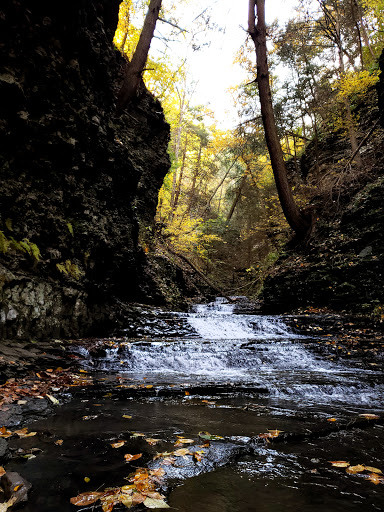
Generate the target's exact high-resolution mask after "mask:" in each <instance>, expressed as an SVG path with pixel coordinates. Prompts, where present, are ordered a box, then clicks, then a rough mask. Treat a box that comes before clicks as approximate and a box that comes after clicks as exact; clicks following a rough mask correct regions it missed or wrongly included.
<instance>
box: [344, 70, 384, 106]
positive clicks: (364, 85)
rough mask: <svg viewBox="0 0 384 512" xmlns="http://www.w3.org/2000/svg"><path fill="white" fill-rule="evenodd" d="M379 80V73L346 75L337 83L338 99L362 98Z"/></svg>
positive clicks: (352, 73) (364, 72)
mask: <svg viewBox="0 0 384 512" xmlns="http://www.w3.org/2000/svg"><path fill="white" fill-rule="evenodd" d="M378 80H379V72H378V71H375V72H373V73H370V72H369V71H367V70H364V71H350V72H348V73H345V74H344V75H343V76H342V77H341V78H340V79H339V80H337V82H336V83H335V88H336V89H337V95H338V98H339V99H340V100H342V99H344V98H348V97H351V96H353V95H357V96H361V95H362V94H365V93H366V92H367V90H368V89H369V88H370V87H372V86H373V85H375V83H376V82H377V81H378Z"/></svg>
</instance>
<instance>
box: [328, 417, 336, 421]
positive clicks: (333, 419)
mask: <svg viewBox="0 0 384 512" xmlns="http://www.w3.org/2000/svg"><path fill="white" fill-rule="evenodd" d="M327 421H331V422H332V421H337V419H336V418H327Z"/></svg>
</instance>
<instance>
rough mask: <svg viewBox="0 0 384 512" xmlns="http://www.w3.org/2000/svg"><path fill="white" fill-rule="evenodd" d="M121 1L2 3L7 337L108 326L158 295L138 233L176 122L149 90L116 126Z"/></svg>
mask: <svg viewBox="0 0 384 512" xmlns="http://www.w3.org/2000/svg"><path fill="white" fill-rule="evenodd" d="M118 5H119V1H116V0H99V1H91V0H87V1H86V0H68V1H67V2H52V1H49V2H47V1H42V0H39V1H38V2H36V1H34V0H23V1H16V0H2V2H1V6H0V34H1V36H0V37H1V44H0V62H1V64H2V67H1V70H0V97H1V101H0V141H1V142H0V143H1V152H0V164H1V165H0V167H1V170H0V182H1V190H0V301H1V305H0V334H1V335H2V336H3V337H15V336H19V337H30V336H33V337H47V336H81V335H86V334H89V333H91V332H94V331H96V330H97V329H101V331H99V332H102V331H104V332H105V331H106V329H108V328H109V327H110V326H111V325H113V324H114V322H115V320H116V318H117V317H118V316H119V314H120V313H121V314H122V315H123V314H124V306H123V303H124V302H126V301H142V302H147V303H156V302H161V301H164V297H163V295H162V293H161V291H159V290H158V289H157V287H156V283H154V281H153V279H152V277H151V272H150V271H148V265H147V261H146V256H145V250H144V249H145V248H144V242H143V239H144V238H145V236H146V233H149V232H150V231H151V229H152V226H151V222H152V219H153V217H154V214H155V208H156V203H157V194H158V190H159V188H160V186H161V183H162V180H163V178H164V175H165V174H166V172H167V171H168V168H169V160H168V155H167V152H166V149H167V143H168V138H169V127H168V125H167V124H166V122H165V120H164V117H163V113H162V109H161V106H160V104H159V103H158V102H157V101H156V100H155V99H154V98H153V97H152V96H151V95H150V94H147V93H145V94H144V95H143V96H142V97H141V99H140V100H138V101H137V102H136V104H135V105H134V106H132V107H131V108H130V109H129V110H128V112H126V113H125V114H124V115H123V116H121V117H120V118H119V119H116V118H115V114H114V112H115V97H116V93H117V90H118V87H119V84H120V82H121V78H122V73H123V67H124V61H123V59H122V58H121V56H120V54H119V52H117V51H116V49H115V48H114V47H113V45H112V38H113V32H114V30H115V27H116V24H117V15H118ZM39 252H40V256H39ZM179 278H180V276H179Z"/></svg>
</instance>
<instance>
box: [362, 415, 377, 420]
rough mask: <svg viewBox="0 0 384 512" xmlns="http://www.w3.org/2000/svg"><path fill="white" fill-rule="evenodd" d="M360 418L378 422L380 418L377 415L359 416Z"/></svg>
mask: <svg viewBox="0 0 384 512" xmlns="http://www.w3.org/2000/svg"><path fill="white" fill-rule="evenodd" d="M359 416H360V417H361V418H365V419H366V420H378V419H379V418H380V416H378V415H377V414H359Z"/></svg>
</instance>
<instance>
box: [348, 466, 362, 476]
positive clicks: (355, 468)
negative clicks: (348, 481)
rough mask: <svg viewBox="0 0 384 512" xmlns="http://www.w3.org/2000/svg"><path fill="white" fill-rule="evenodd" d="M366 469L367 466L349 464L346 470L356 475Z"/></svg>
mask: <svg viewBox="0 0 384 512" xmlns="http://www.w3.org/2000/svg"><path fill="white" fill-rule="evenodd" d="M364 470H365V466H363V465H362V464H357V466H349V468H347V469H346V472H347V473H349V474H350V475H355V474H356V473H362V472H363V471H364Z"/></svg>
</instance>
